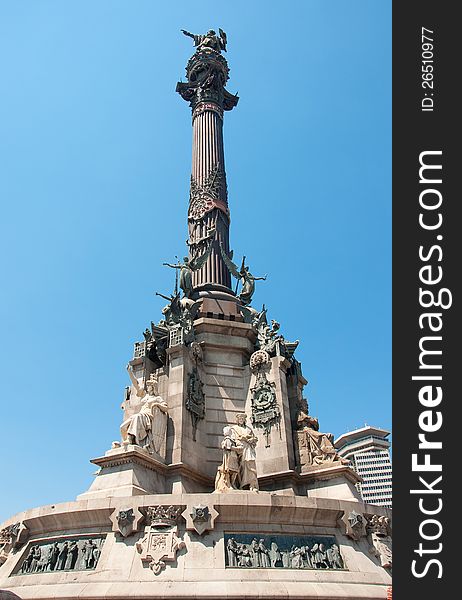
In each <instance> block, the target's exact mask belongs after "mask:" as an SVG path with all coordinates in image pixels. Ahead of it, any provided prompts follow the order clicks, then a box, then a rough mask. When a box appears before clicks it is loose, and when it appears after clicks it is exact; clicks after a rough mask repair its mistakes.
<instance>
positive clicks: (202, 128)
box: [188, 102, 231, 288]
mask: <svg viewBox="0 0 462 600" xmlns="http://www.w3.org/2000/svg"><path fill="white" fill-rule="evenodd" d="M192 128H193V140H192V169H191V180H192V182H193V187H194V189H196V190H197V189H199V190H200V192H199V193H198V194H197V196H200V197H202V198H203V201H204V203H205V204H206V208H207V209H208V210H207V212H205V214H203V216H201V218H194V216H195V214H194V211H191V210H190V213H189V218H188V225H189V236H190V240H198V239H200V238H203V237H204V236H206V235H207V233H208V232H209V231H210V230H211V229H212V228H215V229H216V234H215V238H214V240H213V242H212V249H211V253H210V256H209V258H208V259H207V262H206V264H205V265H204V266H203V267H202V269H199V270H198V271H195V272H194V274H193V285H194V287H197V286H203V285H205V284H209V285H211V286H213V285H220V286H225V287H228V288H230V286H231V280H230V274H229V271H228V269H227V268H226V266H225V264H224V262H223V259H222V256H221V251H220V243H221V245H222V247H223V249H224V250H225V251H226V252H229V212H228V201H227V189H226V173H225V156H224V148H223V111H222V110H221V109H220V107H219V106H217V105H216V104H214V103H210V102H207V103H203V104H199V105H198V106H197V107H196V109H195V110H194V112H193V120H192ZM197 196H196V197H197ZM192 200H194V198H192ZM196 216H197V215H196ZM194 255H195V252H194V251H191V250H190V258H193V257H194Z"/></svg>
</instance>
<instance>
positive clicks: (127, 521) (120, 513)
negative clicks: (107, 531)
mask: <svg viewBox="0 0 462 600" xmlns="http://www.w3.org/2000/svg"><path fill="white" fill-rule="evenodd" d="M110 519H111V522H112V531H114V532H115V533H120V535H122V536H123V537H124V538H126V537H128V536H129V535H132V534H133V533H136V532H137V531H139V529H140V523H141V522H142V520H143V519H144V515H143V514H142V513H141V511H140V510H139V508H137V507H136V506H135V507H130V508H121V509H117V508H116V509H115V510H114V512H113V513H112V514H111V517H110Z"/></svg>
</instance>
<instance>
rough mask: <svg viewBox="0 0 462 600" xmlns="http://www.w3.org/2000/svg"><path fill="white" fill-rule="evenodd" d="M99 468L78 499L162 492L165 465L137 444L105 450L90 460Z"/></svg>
mask: <svg viewBox="0 0 462 600" xmlns="http://www.w3.org/2000/svg"><path fill="white" fill-rule="evenodd" d="M91 462H92V463H93V464H95V465H98V466H99V467H100V471H99V473H98V474H97V476H96V478H95V479H94V481H93V483H92V484H91V486H90V488H89V489H88V491H87V492H85V493H83V494H80V495H79V496H78V498H77V499H78V500H86V499H89V498H109V497H114V496H117V497H121V496H125V497H126V496H139V495H142V494H156V493H157V494H162V493H164V492H165V491H166V489H165V487H166V481H165V475H166V471H167V469H166V466H165V463H164V461H163V460H162V459H161V457H160V456H158V457H157V458H154V457H153V456H152V455H150V454H148V452H146V451H144V450H142V449H141V448H139V447H138V446H132V445H128V446H126V447H125V448H117V449H114V450H109V451H108V452H106V455H105V456H102V457H100V458H94V459H93V460H92V461H91Z"/></svg>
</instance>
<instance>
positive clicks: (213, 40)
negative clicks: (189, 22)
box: [181, 29, 228, 52]
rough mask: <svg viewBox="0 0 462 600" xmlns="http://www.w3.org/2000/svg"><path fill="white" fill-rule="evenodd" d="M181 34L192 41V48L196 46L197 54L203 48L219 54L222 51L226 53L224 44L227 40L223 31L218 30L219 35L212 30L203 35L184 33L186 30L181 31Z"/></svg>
mask: <svg viewBox="0 0 462 600" xmlns="http://www.w3.org/2000/svg"><path fill="white" fill-rule="evenodd" d="M181 32H182V33H184V35H187V36H188V37H190V38H192V39H193V40H194V46H196V48H197V50H196V51H197V52H199V51H200V50H203V49H204V48H211V49H212V50H215V51H216V52H221V51H222V50H223V51H224V52H226V44H227V41H228V39H227V37H226V33H225V32H224V31H223V29H218V32H219V35H217V34H216V33H215V31H214V30H213V29H209V31H207V33H206V34H204V35H201V34H199V35H196V34H194V33H189V31H186V29H182V30H181Z"/></svg>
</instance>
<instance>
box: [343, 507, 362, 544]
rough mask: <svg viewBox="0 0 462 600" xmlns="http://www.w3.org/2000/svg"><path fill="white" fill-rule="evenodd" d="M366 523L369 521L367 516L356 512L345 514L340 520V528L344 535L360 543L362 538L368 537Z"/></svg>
mask: <svg viewBox="0 0 462 600" xmlns="http://www.w3.org/2000/svg"><path fill="white" fill-rule="evenodd" d="M366 523H367V519H366V517H365V515H363V514H361V513H358V512H356V511H355V510H352V511H350V512H349V513H343V516H342V517H341V518H340V519H339V526H340V527H341V529H342V530H343V533H344V534H345V535H346V536H347V537H349V538H351V539H352V540H355V541H359V540H360V539H361V538H362V537H365V536H366Z"/></svg>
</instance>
